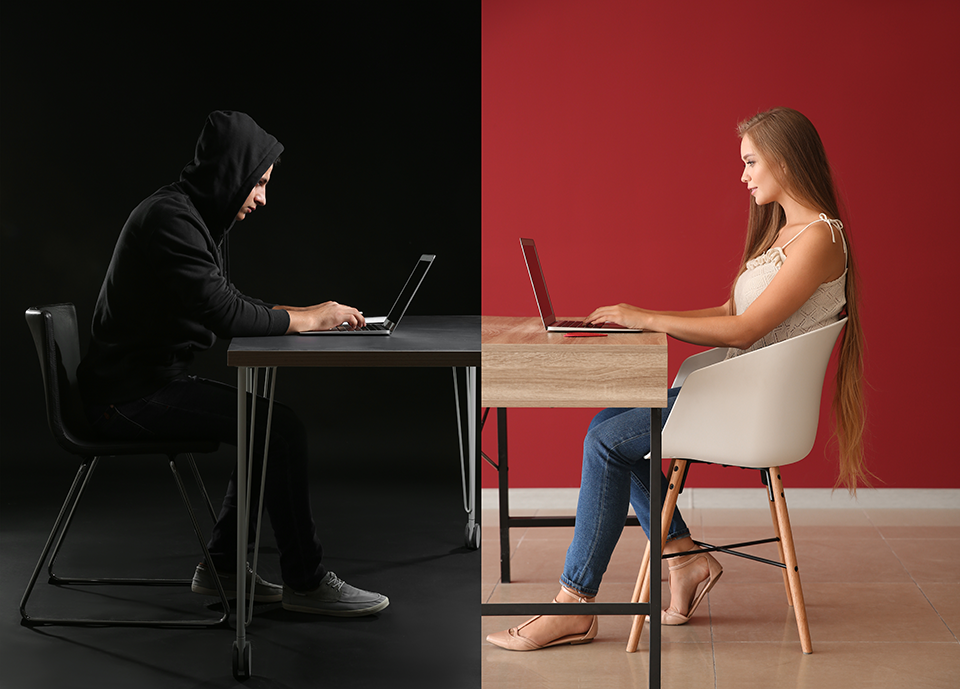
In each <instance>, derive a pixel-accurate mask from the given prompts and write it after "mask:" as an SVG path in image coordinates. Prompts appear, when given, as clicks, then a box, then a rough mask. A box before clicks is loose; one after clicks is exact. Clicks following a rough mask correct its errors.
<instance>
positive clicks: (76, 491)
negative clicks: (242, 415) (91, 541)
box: [20, 304, 230, 627]
mask: <svg viewBox="0 0 960 689" xmlns="http://www.w3.org/2000/svg"><path fill="white" fill-rule="evenodd" d="M26 319H27V325H28V326H30V332H31V333H32V334H33V340H34V344H35V345H36V347H37V356H38V357H39V358H40V370H41V372H42V373H43V387H44V394H45V397H46V407H47V422H48V424H49V426H50V431H51V433H53V437H54V438H55V439H56V441H57V443H58V444H59V445H60V447H62V448H63V449H64V450H66V451H67V452H69V453H70V454H72V455H75V456H76V457H78V458H79V460H80V467H79V469H78V470H77V474H76V477H75V478H74V480H73V485H71V486H70V490H69V491H68V492H67V498H66V500H64V503H63V507H62V508H61V509H60V514H59V516H58V517H57V520H56V522H55V523H54V525H53V530H52V531H51V532H50V536H49V537H48V538H47V542H46V545H44V547H43V553H42V554H41V555H40V560H39V561H38V562H37V566H36V568H35V569H34V571H33V576H31V577H30V583H29V584H28V585H27V589H26V591H25V592H24V594H23V599H22V600H21V601H20V616H21V618H22V619H21V624H23V625H25V626H33V625H73V626H141V627H215V626H220V625H225V624H226V621H227V617H228V616H229V613H230V605H229V602H228V601H227V597H226V594H225V593H224V590H223V586H222V585H221V583H220V580H219V578H218V577H217V575H216V569H215V568H214V567H213V563H212V562H211V560H210V553H209V552H208V551H207V546H206V542H205V541H204V538H203V534H202V533H201V531H200V525H199V524H198V522H197V517H196V514H195V513H194V510H193V508H192V507H191V505H190V500H189V498H188V497H187V492H186V490H185V488H184V485H183V480H182V479H181V477H180V472H179V471H178V470H177V463H176V457H177V456H178V455H185V456H186V458H187V461H188V462H189V463H190V467H191V469H192V470H193V474H194V478H195V479H196V481H197V485H198V486H199V488H200V491H201V493H202V494H203V498H204V500H205V501H206V503H207V507H208V509H209V511H210V515H211V516H212V517H213V518H214V519H216V513H215V512H214V509H213V503H211V502H210V497H209V496H208V495H207V491H206V488H205V487H204V485H203V481H202V480H201V478H200V473H199V471H197V466H196V463H195V462H194V460H193V454H192V453H195V452H214V451H215V450H216V449H217V447H218V446H219V444H218V443H217V442H211V441H198V440H182V441H181V440H162V441H152V440H151V441H112V440H100V439H96V438H95V437H94V434H93V432H92V431H91V429H90V426H89V424H88V423H87V420H86V417H85V415H84V413H83V407H82V404H81V401H80V395H79V391H78V387H77V365H78V364H79V363H80V344H79V337H78V331H77V314H76V310H75V309H74V306H73V304H53V305H50V306H40V307H35V308H30V309H27V312H26ZM120 455H138V456H144V455H166V457H167V458H168V459H169V462H170V469H171V471H172V472H173V476H174V479H175V480H176V483H177V487H178V488H179V490H180V495H181V497H182V498H183V502H184V504H185V505H186V508H187V512H188V514H189V516H190V520H191V522H192V523H193V529H194V531H195V532H196V535H197V539H198V540H199V541H200V547H201V549H202V550H203V557H204V561H205V562H206V563H207V566H208V567H209V568H210V570H211V573H212V574H213V580H214V582H216V585H217V591H218V593H219V595H220V602H221V604H222V605H223V614H222V616H221V617H220V618H219V619H213V618H210V617H207V618H201V619H188V620H150V619H134V620H129V619H93V618H55V617H31V616H30V615H28V614H27V610H26V608H27V601H28V599H29V598H30V594H31V593H32V592H33V588H34V585H35V584H36V582H37V578H38V576H39V575H40V570H41V569H42V568H43V565H44V562H45V561H46V560H47V557H48V555H49V556H50V562H49V565H48V567H47V571H48V573H49V583H50V584H55V585H70V584H114V585H141V586H184V585H185V586H189V585H190V582H191V580H190V579H130V578H123V579H121V578H97V579H91V578H75V577H62V576H58V575H56V574H54V573H53V563H54V561H55V560H56V558H57V554H58V553H59V552H60V548H61V546H62V545H63V541H64V538H65V537H66V534H67V530H68V529H69V528H70V524H71V522H72V521H73V516H74V513H75V512H76V509H77V505H78V503H79V501H80V498H81V497H82V496H83V493H84V491H85V490H86V488H87V485H88V484H89V483H90V478H91V476H93V472H94V469H96V467H97V464H98V462H99V460H100V458H101V457H110V456H120ZM58 533H59V537H58ZM54 541H56V545H53V544H54ZM51 546H52V547H53V552H52V554H51V552H50V550H51Z"/></svg>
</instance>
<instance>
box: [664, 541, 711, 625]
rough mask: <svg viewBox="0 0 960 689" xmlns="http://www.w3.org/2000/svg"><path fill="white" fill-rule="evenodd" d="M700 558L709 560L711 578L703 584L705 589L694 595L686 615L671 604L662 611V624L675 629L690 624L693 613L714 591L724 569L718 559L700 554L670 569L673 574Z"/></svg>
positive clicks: (707, 554)
mask: <svg viewBox="0 0 960 689" xmlns="http://www.w3.org/2000/svg"><path fill="white" fill-rule="evenodd" d="M700 558H706V559H707V566H708V567H709V568H710V576H709V578H708V579H707V580H706V581H705V582H703V584H704V585H703V588H702V589H700V590H699V591H697V592H695V593H694V597H693V601H692V602H691V603H690V611H689V612H688V613H687V614H686V615H681V614H680V611H678V610H677V609H676V608H674V607H673V604H672V602H671V605H670V607H669V608H667V609H666V610H661V611H660V624H663V625H667V626H670V627H675V626H678V625H681V624H686V623H687V622H689V621H690V618H691V617H693V613H695V612H696V611H697V607H698V606H699V605H700V601H702V600H703V599H704V598H705V597H706V595H707V594H708V593H710V589H712V588H713V587H714V586H715V585H716V583H717V581H719V579H720V575H721V574H723V567H721V566H720V563H719V562H717V561H716V559H714V557H713V556H711V555H710V554H709V553H699V554H697V555H694V556H692V557H691V558H689V559H687V560H684V561H683V562H681V563H680V564H679V565H674V566H672V567H670V571H671V572H672V571H673V570H675V569H683V568H684V567H686V566H687V565H689V564H690V563H691V562H696V561H697V560H699V559H700Z"/></svg>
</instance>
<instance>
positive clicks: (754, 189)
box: [740, 134, 783, 206]
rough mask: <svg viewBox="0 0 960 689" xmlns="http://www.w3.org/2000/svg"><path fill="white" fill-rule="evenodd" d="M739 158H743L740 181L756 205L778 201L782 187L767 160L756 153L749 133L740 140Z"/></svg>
mask: <svg viewBox="0 0 960 689" xmlns="http://www.w3.org/2000/svg"><path fill="white" fill-rule="evenodd" d="M740 158H741V159H742V160H743V175H741V176H740V181H741V182H743V183H745V184H746V185H747V191H749V192H750V195H751V196H753V200H754V201H756V202H757V205H758V206H762V205H764V204H767V203H770V202H771V201H779V200H780V198H782V196H783V187H781V186H780V183H779V182H778V181H777V180H776V178H775V177H774V176H773V171H772V170H771V169H770V166H769V165H768V164H767V161H766V160H764V159H763V158H761V157H760V154H759V153H757V151H756V148H755V147H754V145H753V142H752V141H751V140H750V135H749V134H744V136H743V138H742V139H741V140H740Z"/></svg>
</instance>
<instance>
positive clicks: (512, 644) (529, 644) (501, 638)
mask: <svg viewBox="0 0 960 689" xmlns="http://www.w3.org/2000/svg"><path fill="white" fill-rule="evenodd" d="M564 590H566V591H567V592H568V593H570V594H571V595H574V596H576V598H577V601H578V602H580V603H587V602H589V601H592V600H593V599H592V598H589V599H588V598H584V597H583V596H580V595H577V594H576V593H574V592H573V591H571V590H570V589H567V588H565V589H564ZM553 602H554V603H558V602H559V601H558V600H557V599H556V598H554V599H553ZM541 617H542V615H537V616H536V617H531V618H530V619H529V620H527V621H526V622H524V623H523V624H521V625H520V626H518V627H513V628H512V629H507V630H504V631H502V632H494V633H493V634H488V635H487V641H489V642H490V643H492V644H493V645H495V646H499V647H500V648H505V649H507V650H508V651H538V650H540V649H541V648H547V647H549V646H560V645H562V644H570V645H571V646H576V645H578V644H588V643H590V642H591V641H593V640H594V638H596V636H597V629H598V620H597V616H596V615H594V616H593V619H592V620H591V621H590V627H589V628H588V629H587V631H585V632H582V633H579V634H567V635H566V636H561V637H559V638H557V639H553V640H552V641H548V642H547V643H545V644H538V643H536V642H535V641H533V640H532V639H530V638H528V637H526V636H523V635H522V634H521V633H520V632H521V630H522V629H523V628H524V627H526V626H527V625H528V624H530V623H531V622H535V621H537V620H539V619H540V618H541Z"/></svg>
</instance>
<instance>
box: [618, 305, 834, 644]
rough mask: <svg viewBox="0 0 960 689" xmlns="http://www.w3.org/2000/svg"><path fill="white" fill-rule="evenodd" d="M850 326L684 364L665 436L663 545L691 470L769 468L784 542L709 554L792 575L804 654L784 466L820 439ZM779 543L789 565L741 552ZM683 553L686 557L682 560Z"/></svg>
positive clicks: (642, 589)
mask: <svg viewBox="0 0 960 689" xmlns="http://www.w3.org/2000/svg"><path fill="white" fill-rule="evenodd" d="M846 322H847V319H846V318H843V319H842V320H840V321H837V322H836V323H832V324H830V325H828V326H826V327H824V328H820V329H818V330H814V331H812V332H808V333H804V334H803V335H798V336H797V337H793V338H790V339H789V340H786V341H784V342H778V343H776V344H773V345H769V346H767V347H763V348H761V349H757V350H755V351H752V352H749V353H747V354H742V355H740V356H738V357H735V358H733V359H729V360H724V357H725V356H726V352H727V350H726V349H723V348H718V349H711V350H708V351H706V352H703V353H700V354H696V355H694V356H691V357H689V358H688V359H687V360H686V361H684V362H683V365H682V366H681V367H680V371H679V372H678V374H677V378H676V380H675V381H674V384H673V386H674V387H677V386H678V385H681V384H682V386H683V387H682V390H681V392H680V394H679V395H678V396H677V400H676V402H675V403H674V407H673V410H672V411H671V412H670V416H669V417H668V419H667V423H666V425H665V426H664V429H663V445H662V456H663V457H664V458H673V459H671V462H670V466H669V469H668V473H667V481H668V490H667V496H666V498H665V500H664V504H663V512H662V520H661V521H662V523H661V541H660V542H661V544H662V543H664V542H666V539H667V534H668V532H669V529H670V522H671V521H672V519H673V512H674V509H675V508H676V505H677V498H678V496H679V494H680V492H681V491H682V490H683V484H684V482H685V480H686V474H687V471H688V469H689V466H690V464H691V463H697V462H700V463H706V464H721V465H724V466H734V467H743V468H749V469H759V470H760V471H761V474H762V479H763V482H764V484H765V485H766V486H767V489H768V494H769V499H770V515H771V518H772V521H773V530H774V538H772V539H768V540H765V541H754V542H752V543H747V544H743V543H741V544H736V545H733V546H719V547H718V546H709V545H707V544H703V543H697V545H699V546H702V547H704V549H705V550H707V551H708V552H710V551H721V552H725V553H729V554H731V555H738V556H740V557H747V558H749V559H752V560H758V561H760V562H764V563H766V564H772V565H776V566H779V567H782V568H783V569H784V586H785V588H786V591H787V603H788V604H789V605H791V606H792V607H793V608H794V612H795V614H796V618H797V629H798V631H799V632H800V646H801V648H802V650H803V652H804V653H812V652H813V646H812V644H811V642H810V630H809V628H808V626H807V615H806V609H805V607H804V604H803V591H802V589H801V587H800V570H799V567H798V566H797V556H796V552H795V550H794V546H793V534H792V532H791V530H790V517H789V515H788V513H787V503H786V499H785V498H784V493H783V482H782V481H781V478H780V467H782V466H785V465H787V464H793V463H795V462H799V461H800V460H801V459H803V458H805V457H806V456H807V455H808V454H809V453H810V450H811V449H813V443H814V441H815V440H816V437H817V425H818V422H819V419H820V397H821V393H822V391H823V379H824V375H825V374H826V370H827V364H828V363H829V361H830V355H831V353H832V352H833V348H834V345H835V343H836V341H837V337H838V336H839V334H840V331H841V329H842V328H843V326H844V324H845V323H846ZM772 541H776V542H777V543H778V545H779V549H780V562H773V561H770V560H764V559H762V558H757V557H754V556H751V555H745V554H743V553H739V552H737V551H736V550H734V549H735V548H740V547H745V546H747V545H758V544H760V543H768V542H772ZM681 554H682V553H681ZM649 568H650V546H649V544H648V545H647V551H646V553H645V554H644V556H643V562H642V564H641V567H640V575H639V577H638V578H637V586H636V589H635V590H634V595H633V601H634V602H636V601H638V600H639V601H643V602H646V601H649V600H650V597H649V596H650V590H649V587H650V582H649V577H648V576H647V571H648V570H649ZM643 623H644V617H643V616H639V615H638V616H637V617H636V618H635V619H634V623H633V629H632V631H631V634H630V640H629V641H628V643H627V651H628V652H630V653H632V652H634V651H636V649H637V644H638V642H639V639H640V633H641V631H642V630H643Z"/></svg>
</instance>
